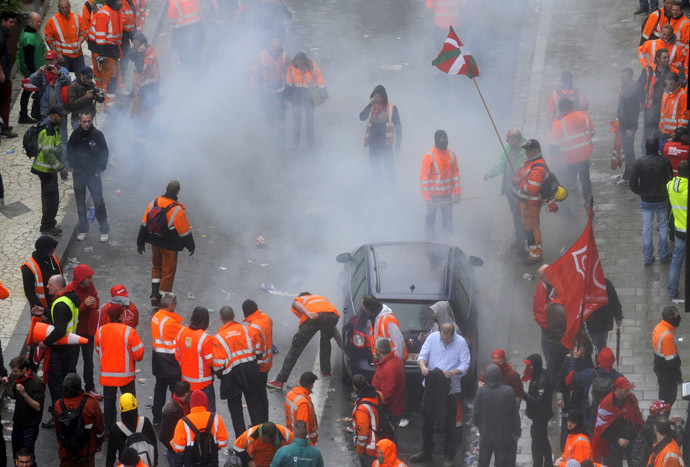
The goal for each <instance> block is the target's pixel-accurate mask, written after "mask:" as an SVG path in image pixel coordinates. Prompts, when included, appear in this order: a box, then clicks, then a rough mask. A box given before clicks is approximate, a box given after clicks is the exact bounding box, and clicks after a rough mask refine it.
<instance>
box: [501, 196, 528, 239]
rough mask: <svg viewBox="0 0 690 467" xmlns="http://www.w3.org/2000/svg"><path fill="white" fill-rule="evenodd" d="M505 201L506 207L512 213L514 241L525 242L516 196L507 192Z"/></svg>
mask: <svg viewBox="0 0 690 467" xmlns="http://www.w3.org/2000/svg"><path fill="white" fill-rule="evenodd" d="M505 196H506V201H508V207H509V208H510V212H511V214H512V215H513V227H514V228H515V241H516V242H522V243H524V242H525V228H524V227H523V226H522V212H521V211H520V203H518V200H517V197H516V196H515V195H514V194H512V193H508V194H506V195H505Z"/></svg>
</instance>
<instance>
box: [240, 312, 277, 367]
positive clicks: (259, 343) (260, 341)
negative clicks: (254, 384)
mask: <svg viewBox="0 0 690 467" xmlns="http://www.w3.org/2000/svg"><path fill="white" fill-rule="evenodd" d="M244 322H245V323H247V328H249V336H250V337H251V339H252V342H256V346H255V348H254V351H255V353H256V355H257V358H258V360H257V363H258V364H259V371H260V372H262V373H266V372H267V371H268V370H270V369H271V367H273V320H272V319H271V317H270V316H268V315H267V314H265V313H262V312H261V310H256V311H255V312H254V313H252V314H251V315H249V316H247V317H246V318H244Z"/></svg>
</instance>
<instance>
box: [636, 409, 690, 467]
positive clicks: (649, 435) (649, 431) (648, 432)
mask: <svg viewBox="0 0 690 467" xmlns="http://www.w3.org/2000/svg"><path fill="white" fill-rule="evenodd" d="M655 422H656V417H655V416H653V415H648V416H647V419H646V420H645V421H644V423H643V424H642V427H641V428H640V432H639V433H638V434H637V438H635V439H634V440H633V442H632V455H631V456H630V459H628V465H629V466H630V467H646V466H647V461H649V456H650V454H651V453H652V447H653V446H654V445H655V444H656V435H655V434H654V423H655ZM671 429H672V433H673V438H674V439H675V440H676V442H677V443H678V446H682V445H683V435H684V430H683V427H682V426H676V425H674V424H671Z"/></svg>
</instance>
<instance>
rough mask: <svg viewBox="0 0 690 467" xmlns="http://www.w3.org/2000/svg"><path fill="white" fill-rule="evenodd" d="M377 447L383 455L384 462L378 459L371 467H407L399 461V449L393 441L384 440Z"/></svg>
mask: <svg viewBox="0 0 690 467" xmlns="http://www.w3.org/2000/svg"><path fill="white" fill-rule="evenodd" d="M376 446H377V447H378V448H379V449H380V450H381V452H382V453H383V462H380V461H379V460H378V459H376V460H375V461H374V463H373V464H371V467H407V464H405V463H404V462H403V461H401V460H400V459H398V447H397V446H396V445H395V443H394V442H393V441H391V440H389V439H382V440H380V441H379V442H378V443H376Z"/></svg>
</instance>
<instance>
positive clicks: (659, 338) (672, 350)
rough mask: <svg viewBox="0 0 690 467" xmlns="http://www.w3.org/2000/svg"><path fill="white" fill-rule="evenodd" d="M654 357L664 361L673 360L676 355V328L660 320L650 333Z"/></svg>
mask: <svg viewBox="0 0 690 467" xmlns="http://www.w3.org/2000/svg"><path fill="white" fill-rule="evenodd" d="M652 346H653V347H654V355H656V356H657V357H661V358H663V359H664V360H673V359H674V358H676V356H677V355H678V349H677V348H676V328H674V327H673V326H671V324H669V323H667V322H666V321H664V320H661V321H660V322H659V324H657V325H656V327H655V328H654V331H652Z"/></svg>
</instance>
